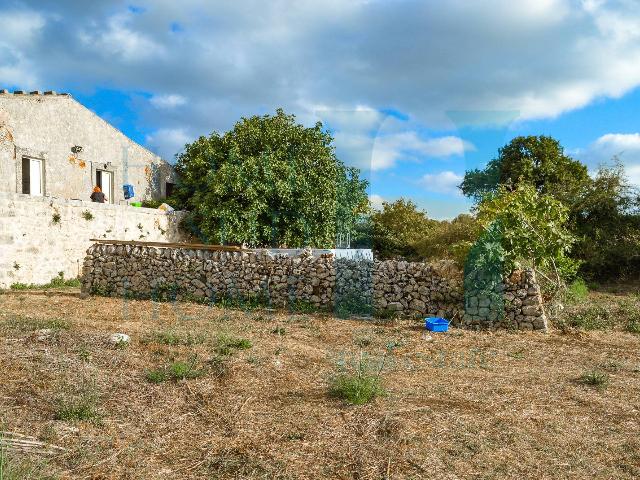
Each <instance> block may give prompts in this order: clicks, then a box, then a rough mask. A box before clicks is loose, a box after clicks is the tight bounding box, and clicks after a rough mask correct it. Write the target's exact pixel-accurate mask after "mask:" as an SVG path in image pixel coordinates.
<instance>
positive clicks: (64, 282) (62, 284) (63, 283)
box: [9, 272, 82, 290]
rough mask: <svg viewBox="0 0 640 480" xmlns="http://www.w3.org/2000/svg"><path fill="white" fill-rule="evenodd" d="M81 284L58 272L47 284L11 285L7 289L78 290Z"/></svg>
mask: <svg viewBox="0 0 640 480" xmlns="http://www.w3.org/2000/svg"><path fill="white" fill-rule="evenodd" d="M81 284H82V281H81V280H80V279H79V278H70V279H65V278H64V272H58V276H57V277H54V278H52V279H51V280H50V281H49V283H44V284H42V285H38V284H35V283H30V284H26V283H21V282H17V283H12V284H11V286H10V287H9V288H11V289H12V290H47V289H49V288H66V287H69V288H78V287H80V285H81Z"/></svg>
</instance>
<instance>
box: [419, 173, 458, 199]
mask: <svg viewBox="0 0 640 480" xmlns="http://www.w3.org/2000/svg"><path fill="white" fill-rule="evenodd" d="M462 179H463V177H462V175H458V174H457V173H455V172H452V171H449V170H447V171H444V172H439V173H428V174H426V175H423V176H422V178H421V179H420V185H421V186H422V187H423V188H424V189H425V190H427V191H429V192H435V193H442V194H445V195H462V194H461V192H460V189H459V188H458V185H460V183H461V182H462Z"/></svg>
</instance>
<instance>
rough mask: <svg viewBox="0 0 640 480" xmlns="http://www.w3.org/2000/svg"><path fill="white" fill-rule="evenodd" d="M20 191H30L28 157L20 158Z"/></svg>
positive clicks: (29, 162)
mask: <svg viewBox="0 0 640 480" xmlns="http://www.w3.org/2000/svg"><path fill="white" fill-rule="evenodd" d="M22 193H26V194H27V195H29V194H30V193H31V161H30V160H29V159H28V158H23V159H22Z"/></svg>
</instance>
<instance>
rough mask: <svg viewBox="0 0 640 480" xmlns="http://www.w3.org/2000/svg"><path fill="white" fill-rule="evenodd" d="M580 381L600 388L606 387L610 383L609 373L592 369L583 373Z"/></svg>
mask: <svg viewBox="0 0 640 480" xmlns="http://www.w3.org/2000/svg"><path fill="white" fill-rule="evenodd" d="M580 382H581V383H584V384H585V385H589V386H592V387H596V388H598V389H604V388H606V387H607V385H608V384H609V375H608V374H606V373H604V372H601V371H599V370H590V371H588V372H585V373H583V374H582V376H581V377H580Z"/></svg>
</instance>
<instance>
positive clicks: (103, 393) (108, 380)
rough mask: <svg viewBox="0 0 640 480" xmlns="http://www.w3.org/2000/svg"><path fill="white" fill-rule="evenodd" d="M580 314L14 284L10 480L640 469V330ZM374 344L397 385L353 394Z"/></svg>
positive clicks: (5, 302)
mask: <svg viewBox="0 0 640 480" xmlns="http://www.w3.org/2000/svg"><path fill="white" fill-rule="evenodd" d="M602 295H612V296H613V295H616V294H614V293H612V294H602ZM625 298H626V297H625ZM629 298H632V299H634V300H633V301H636V300H637V297H629ZM594 301H597V298H596V300H594ZM605 310H606V308H605ZM573 315H579V313H575V312H574V313H573ZM576 318H577V317H576ZM582 327H584V325H582V324H580V322H578V324H576V322H571V321H569V322H564V323H563V328H562V329H556V330H554V331H552V332H550V333H547V334H544V333H510V332H497V333H490V332H470V331H461V330H455V329H454V330H452V331H449V332H447V333H444V334H432V335H427V334H426V333H425V331H424V330H423V329H422V328H421V325H420V324H419V323H418V322H411V321H406V320H404V321H400V320H395V321H391V320H390V321H384V322H383V321H376V322H374V321H363V320H340V319H336V318H331V317H329V316H323V315H312V314H286V313H272V312H266V311H258V310H255V311H246V312H245V311H242V310H224V309H219V308H214V307H208V306H203V305H195V304H180V305H173V304H170V303H162V304H157V303H153V302H149V301H127V302H125V301H124V300H122V299H111V298H99V297H92V298H89V299H86V300H82V299H80V298H79V297H78V294H77V292H76V291H74V290H66V291H50V292H46V293H45V292H5V293H3V294H0V361H1V366H2V369H1V371H0V430H1V431H3V432H5V434H4V438H3V439H0V443H1V444H2V445H3V446H4V447H3V452H2V454H1V455H0V457H1V459H0V471H2V472H3V473H0V477H2V479H3V480H9V479H10V480H14V479H34V480H35V479H37V480H42V479H67V478H69V479H245V478H246V479H271V478H274V479H298V478H300V479H324V478H326V479H405V478H406V479H410V478H416V479H418V478H438V479H454V478H486V479H489V478H496V479H502V478H517V479H522V478H537V479H541V478H554V479H557V478H576V479H578V478H580V479H582V478H602V479H611V478H638V477H639V476H640V335H638V334H637V333H634V332H633V331H632V329H630V328H626V329H625V328H622V327H619V326H616V324H615V322H613V321H612V323H611V325H610V326H608V327H607V328H588V327H587V328H582ZM42 329H48V330H46V331H44V332H42V331H41V330H42ZM114 332H122V333H126V334H128V335H130V336H131V342H130V344H128V345H127V344H112V343H109V336H110V335H111V334H112V333H114ZM361 358H362V359H363V360H362V365H363V368H362V370H363V371H365V372H368V371H369V370H368V369H371V370H372V371H373V373H372V375H374V377H375V375H378V373H377V372H378V371H379V377H377V378H379V380H380V381H381V385H382V387H383V388H384V390H385V392H384V394H381V395H378V396H377V397H376V398H374V399H373V400H372V401H371V402H370V403H367V404H364V405H351V404H349V403H348V402H346V401H345V400H344V399H342V398H339V397H337V396H335V395H332V394H331V392H330V385H331V382H332V379H334V378H335V376H336V375H338V374H340V373H341V372H342V373H344V372H345V371H346V372H347V373H348V372H350V371H352V370H353V368H354V364H357V365H360V361H361V360H360V359H361ZM365 367H367V368H365ZM367 374H368V373H367ZM379 393H382V392H379ZM17 434H19V435H25V436H29V437H34V438H35V439H37V440H38V441H39V442H44V443H45V444H47V445H55V446H58V447H61V448H63V449H64V450H54V449H52V447H50V446H46V445H45V446H42V445H40V444H35V443H28V442H24V441H23V442H22V443H20V442H19V441H16V439H18V440H19V439H22V438H23V437H18V436H16V435H17ZM20 445H22V448H18V447H19V446H20ZM21 451H22V452H21Z"/></svg>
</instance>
